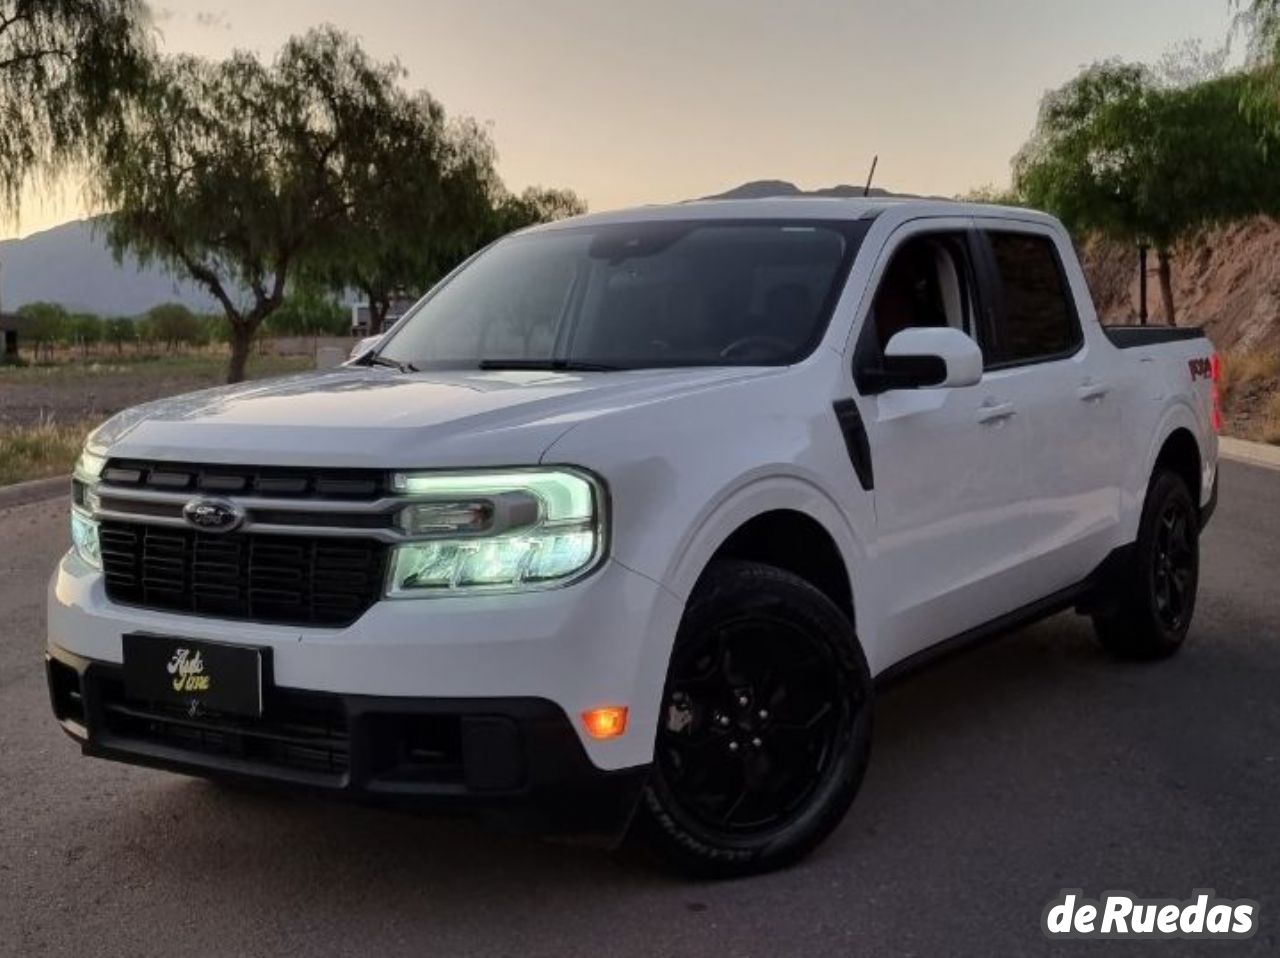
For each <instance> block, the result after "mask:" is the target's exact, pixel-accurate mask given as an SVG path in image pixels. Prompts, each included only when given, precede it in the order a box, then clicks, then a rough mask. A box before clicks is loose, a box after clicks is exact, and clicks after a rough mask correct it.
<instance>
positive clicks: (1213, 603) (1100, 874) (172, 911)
mask: <svg viewBox="0 0 1280 958" xmlns="http://www.w3.org/2000/svg"><path fill="white" fill-rule="evenodd" d="M1224 483H1225V485H1224V492H1223V503H1222V506H1221V509H1220V511H1219V514H1218V516H1217V518H1216V519H1215V520H1214V523H1213V526H1212V527H1211V529H1210V530H1209V532H1208V533H1207V535H1206V538H1205V543H1204V546H1205V571H1204V590H1203V592H1202V602H1201V607H1200V611H1199V613H1198V616H1197V622H1196V626H1195V629H1194V633H1193V637H1192V640H1191V642H1190V645H1189V647H1188V648H1187V649H1186V650H1185V651H1184V653H1183V654H1182V655H1181V656H1179V657H1178V658H1177V659H1175V660H1174V661H1170V662H1166V663H1162V664H1159V665H1155V666H1145V667H1143V666H1125V665H1118V664H1115V663H1112V662H1110V661H1108V660H1106V659H1104V658H1103V657H1102V656H1101V655H1100V654H1099V652H1098V651H1097V649H1096V648H1095V647H1094V645H1093V642H1092V640H1091V637H1090V634H1089V631H1088V628H1087V627H1086V625H1085V623H1084V622H1083V621H1080V620H1077V619H1075V618H1073V617H1071V616H1061V617H1059V618H1056V619H1053V620H1051V621H1049V622H1046V623H1044V624H1042V625H1040V626H1037V627H1035V628H1033V629H1029V630H1027V631H1025V632H1023V633H1020V634H1019V635H1017V636H1015V637H1011V638H1009V639H1006V640H1002V641H1001V642H999V643H996V644H994V645H991V646H987V647H986V648H984V649H981V650H978V651H976V652H973V653H971V654H969V655H967V656H965V657H962V658H960V659H956V660H952V661H951V662H949V663H946V664H944V665H942V666H939V667H938V668H937V669H935V670H934V671H932V672H929V673H926V674H924V675H921V676H919V677H917V678H916V679H914V680H911V681H909V682H907V683H905V684H903V685H900V686H899V687H897V688H896V689H894V690H892V691H890V692H889V693H887V694H886V695H885V697H884V698H883V699H882V701H881V703H880V707H879V708H880V710H879V715H878V723H879V726H878V729H877V739H876V744H875V748H874V753H873V759H872V765H871V770H870V772H869V774H868V776H867V779H866V785H865V788H864V790H863V793H862V795H861V797H860V798H859V800H858V802H857V803H856V804H855V806H854V808H853V811H852V812H851V813H850V815H849V817H848V818H847V819H846V821H845V822H844V824H843V825H842V827H841V828H840V829H839V831H837V833H836V834H835V835H834V836H833V838H832V840H830V841H829V842H828V843H827V844H826V845H825V846H824V847H823V848H822V849H821V850H820V851H819V852H818V854H817V855H815V856H814V857H813V858H812V859H810V860H809V861H807V862H806V863H804V864H803V865H801V866H799V867H797V868H795V869H792V870H791V871H788V872H784V873H781V874H775V875H770V876H766V877H763V878H757V879H752V880H748V881H742V882H735V883H723V884H694V883H688V882H683V881H679V880H677V879H674V878H672V877H670V876H668V875H666V874H665V873H663V872H662V871H661V870H660V869H658V868H656V867H654V866H652V865H651V864H650V863H649V862H648V861H647V859H646V858H645V857H643V856H642V855H640V854H638V853H636V852H634V851H631V852H625V853H623V854H620V855H604V854H600V853H595V852H590V851H585V850H580V849H573V848H566V847H560V846H553V845H545V844H542V843H540V842H537V841H534V840H529V839H523V838H512V837H507V836H502V835H495V834H490V833H487V832H485V831H483V830H481V829H479V828H477V827H473V826H471V825H469V824H466V823H463V822H448V821H438V820H423V819H419V818H415V817H409V816H405V815H398V814H392V813H387V812H382V811H377V810H371V809H364V808H354V807H348V806H344V805H332V804H327V803H322V802H319V801H311V800H293V799H290V798H287V797H280V796H271V795H258V794H253V793H244V792H238V791H231V790H226V789H222V788H219V787H217V786H214V785H210V784H208V783H205V782H200V781H195V780H189V779H184V778H179V777H174V776H169V775H166V774H162V773H158V772H151V771H146V770H141V769H133V768H126V767H123V766H116V765H111V764H108V763H104V762H99V761H93V760H89V759H82V758H80V757H79V755H78V753H77V751H76V749H75V748H74V747H73V745H72V744H71V742H70V741H68V740H65V739H64V738H63V736H62V734H61V732H59V731H58V730H57V729H56V728H55V727H54V725H53V722H52V720H51V719H50V717H49V715H48V708H47V704H46V700H45V691H44V686H43V680H42V674H41V666H40V661H39V657H40V653H41V649H42V646H43V641H44V640H43V632H42V629H43V609H42V602H43V595H42V592H43V584H44V580H45V576H46V572H47V571H48V569H49V568H50V566H51V565H52V564H53V561H54V557H55V555H56V554H57V553H58V552H59V551H60V550H61V549H62V547H63V541H64V531H63V528H64V518H63V509H62V505H61V504H60V503H56V504H44V505H36V506H26V507H22V508H19V509H15V510H13V511H11V512H9V513H7V514H0V952H3V953H5V954H15V955H18V954H21V955H39V954H70V953H73V952H74V953H77V954H83V953H90V954H94V955H109V954H133V955H150V954H189V955H205V954H225V955H231V954H237V955H239V954H243V955H272V956H275V955H284V954H306V955H325V954H349V955H377V956H390V955H402V954H403V955H415V956H421V955H452V954H467V955H529V956H532V955H547V956H556V958H559V956H566V955H591V956H604V955H608V956H617V955H663V956H668V955H696V956H699V958H708V956H715V958H730V956H736V955H786V954H796V955H805V956H817V955H839V956H842V958H847V956H853V955H862V954H896V953H903V954H918V955H927V954H974V955H983V956H986V955H1011V954H1019V955H1023V954H1035V953H1043V952H1047V951H1049V950H1050V949H1049V946H1048V943H1047V942H1046V941H1045V940H1044V939H1043V938H1042V937H1041V936H1040V933H1039V931H1038V923H1039V918H1040V914H1041V911H1042V909H1043V907H1044V905H1045V904H1046V903H1047V902H1048V901H1049V900H1050V899H1051V898H1053V897H1055V896H1056V895H1057V893H1058V891H1059V889H1062V888H1084V889H1086V890H1088V891H1089V892H1090V893H1091V894H1097V893H1099V892H1101V891H1104V890H1108V889H1115V888H1123V889H1128V890H1131V891H1134V892H1136V893H1138V894H1140V895H1142V896H1144V897H1172V898H1184V897H1188V896H1189V894H1190V892H1191V890H1192V889H1196V888H1202V887H1213V888H1216V889H1217V891H1218V892H1219V894H1220V895H1223V896H1226V897H1232V898H1236V897H1248V898H1255V899H1258V900H1259V901H1260V902H1261V930H1260V932H1259V933H1258V935H1257V937H1255V938H1254V939H1253V940H1252V941H1251V942H1247V943H1244V944H1242V945H1226V946H1225V947H1223V948H1222V949H1221V950H1224V951H1235V952H1262V951H1274V950H1275V949H1276V948H1277V945H1278V940H1280V473H1277V472H1265V471H1262V470H1259V469H1253V468H1248V467H1244V466H1238V465H1230V464H1229V465H1227V466H1225V467H1224ZM1059 948H1060V950H1061V951H1063V952H1066V953H1069V954H1088V953H1091V952H1093V951H1096V950H1099V948H1100V946H1098V945H1096V944H1071V945H1060V946H1059ZM1201 948H1203V946H1201ZM1196 950H1197V949H1196V948H1195V946H1194V945H1189V944H1188V943H1181V942H1174V943H1171V944H1167V945H1165V946H1163V947H1162V949H1161V952H1162V953H1168V952H1174V953H1178V952H1181V953H1194V952H1195V951H1196ZM1125 951H1126V953H1142V952H1143V951H1144V949H1143V948H1141V947H1139V946H1135V945H1132V944H1130V945H1127V946H1125Z"/></svg>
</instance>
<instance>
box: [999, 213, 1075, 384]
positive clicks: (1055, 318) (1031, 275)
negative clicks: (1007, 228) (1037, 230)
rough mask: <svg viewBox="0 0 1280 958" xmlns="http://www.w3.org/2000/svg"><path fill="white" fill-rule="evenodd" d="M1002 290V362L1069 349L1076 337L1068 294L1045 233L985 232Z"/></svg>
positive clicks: (1055, 251) (1038, 356)
mask: <svg viewBox="0 0 1280 958" xmlns="http://www.w3.org/2000/svg"><path fill="white" fill-rule="evenodd" d="M987 236H988V238H989V239H990V240H991V251H992V253H994V254H995V261H996V269H997V270H998V271H999V273H1000V279H1001V282H1002V284H1003V291H1004V296H1003V298H1004V327H1003V329H1001V337H1000V338H1001V343H1002V347H1003V348H1002V350H1001V352H1002V355H1001V359H1002V361H1004V362H1026V361H1027V360H1032V359H1040V358H1044V357H1048V356H1056V355H1059V354H1061V353H1065V352H1070V351H1071V349H1072V348H1073V347H1074V346H1075V345H1076V343H1077V342H1078V341H1079V335H1078V332H1079V329H1078V325H1077V322H1076V316H1075V310H1074V309H1073V308H1072V301H1071V293H1070V290H1068V289H1067V287H1066V284H1065V282H1064V280H1063V275H1062V270H1061V269H1060V268H1059V264H1058V253H1057V250H1056V249H1055V247H1054V245H1053V242H1052V241H1051V240H1050V239H1048V238H1047V237H1044V236H1033V235H1031V234H1028V233H988V234H987Z"/></svg>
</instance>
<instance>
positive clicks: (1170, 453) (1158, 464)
mask: <svg viewBox="0 0 1280 958" xmlns="http://www.w3.org/2000/svg"><path fill="white" fill-rule="evenodd" d="M1203 462H1204V459H1203V457H1202V456H1201V454H1200V444H1199V443H1198V442H1197V441H1196V437H1195V435H1194V434H1193V433H1192V432H1191V430H1190V429H1188V428H1187V427H1186V426H1178V427H1176V428H1174V429H1173V430H1172V431H1171V432H1170V433H1169V434H1168V435H1167V436H1166V437H1165V438H1164V441H1163V442H1162V443H1161V444H1160V450H1159V452H1157V453H1156V457H1155V460H1154V461H1153V462H1152V464H1151V469H1150V471H1149V473H1148V478H1147V481H1148V482H1150V481H1151V477H1153V476H1155V474H1156V473H1157V472H1158V471H1160V470H1161V469H1169V470H1170V471H1171V472H1173V473H1174V474H1176V475H1178V476H1179V477H1181V479H1182V480H1183V481H1184V482H1185V483H1186V484H1187V488H1188V489H1190V490H1191V501H1192V502H1194V503H1195V505H1196V507H1197V508H1199V506H1200V503H1201V484H1202V476H1203V470H1202V465H1203Z"/></svg>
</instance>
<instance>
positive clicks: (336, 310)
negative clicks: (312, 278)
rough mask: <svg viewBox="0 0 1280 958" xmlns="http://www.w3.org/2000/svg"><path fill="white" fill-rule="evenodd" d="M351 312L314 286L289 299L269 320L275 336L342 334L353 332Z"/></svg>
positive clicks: (291, 295)
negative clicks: (350, 329)
mask: <svg viewBox="0 0 1280 958" xmlns="http://www.w3.org/2000/svg"><path fill="white" fill-rule="evenodd" d="M350 325H351V313H350V311H349V310H348V309H346V308H344V307H343V306H342V304H341V303H339V302H337V300H335V299H333V298H332V297H331V296H329V295H327V294H325V293H323V292H321V291H319V290H316V289H312V288H304V289H299V290H296V291H294V292H293V293H291V294H290V295H289V296H287V297H286V298H285V301H284V302H283V303H282V304H281V305H280V308H279V309H277V310H276V311H275V312H274V313H272V314H271V317H270V318H269V319H268V320H267V323H266V331H267V333H268V334H269V335H272V336H342V335H344V334H346V333H347V332H348V331H349V327H350Z"/></svg>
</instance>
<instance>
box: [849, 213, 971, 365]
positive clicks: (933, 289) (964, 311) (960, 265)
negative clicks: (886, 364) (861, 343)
mask: <svg viewBox="0 0 1280 958" xmlns="http://www.w3.org/2000/svg"><path fill="white" fill-rule="evenodd" d="M972 275H973V274H972V271H971V270H970V268H969V259H968V256H967V254H966V244H965V238H964V235H963V234H959V233H930V234H927V235H924V236H914V237H912V238H911V239H908V240H907V241H906V242H904V243H903V244H902V245H901V246H899V247H898V248H897V249H896V250H895V251H894V253H893V259H891V260H890V261H889V266H888V268H887V269H886V270H885V271H884V275H883V276H882V277H881V278H880V286H879V288H878V289H877V290H876V298H875V301H874V302H873V304H872V312H871V321H872V323H874V327H875V335H876V340H877V342H878V343H879V345H880V349H881V350H882V351H883V350H884V347H885V345H886V344H887V343H888V342H889V340H890V339H892V338H893V335H894V333H897V332H900V331H902V330H904V329H909V328H912V327H919V326H952V327H954V328H956V329H959V330H962V331H964V332H965V333H968V334H969V335H970V336H973V335H974V319H973V317H974V315H975V313H976V310H975V308H974V301H973V287H974V284H973V281H972ZM975 338H976V337H975Z"/></svg>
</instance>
